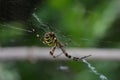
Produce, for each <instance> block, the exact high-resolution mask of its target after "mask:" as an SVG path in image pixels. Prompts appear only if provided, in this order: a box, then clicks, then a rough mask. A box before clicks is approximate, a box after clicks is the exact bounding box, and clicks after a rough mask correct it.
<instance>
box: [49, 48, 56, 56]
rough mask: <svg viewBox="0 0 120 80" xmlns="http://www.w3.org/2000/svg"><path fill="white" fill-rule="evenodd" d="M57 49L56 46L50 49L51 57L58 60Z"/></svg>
mask: <svg viewBox="0 0 120 80" xmlns="http://www.w3.org/2000/svg"><path fill="white" fill-rule="evenodd" d="M55 49H56V46H53V47H52V48H51V49H50V55H51V56H52V57H53V58H56V56H54V55H53V54H54V51H55Z"/></svg>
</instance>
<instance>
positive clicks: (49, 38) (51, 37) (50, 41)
mask: <svg viewBox="0 0 120 80" xmlns="http://www.w3.org/2000/svg"><path fill="white" fill-rule="evenodd" d="M33 32H35V30H34V29H33ZM36 36H37V37H38V38H40V36H39V34H36ZM40 39H41V40H42V42H43V43H44V44H47V45H48V46H51V50H50V54H51V55H52V56H53V58H56V57H57V56H60V55H61V54H64V55H65V56H66V57H67V58H70V59H73V60H75V61H79V60H82V59H84V58H87V57H89V56H91V55H88V56H83V57H81V58H78V57H73V56H71V55H69V54H68V53H67V52H66V50H65V49H64V47H63V45H62V44H61V43H60V42H59V41H58V39H57V37H56V35H55V34H54V32H47V33H45V35H44V36H43V37H42V38H40ZM56 47H58V48H60V49H61V51H62V53H61V54H60V55H57V56H54V55H53V54H54V51H55V49H56Z"/></svg>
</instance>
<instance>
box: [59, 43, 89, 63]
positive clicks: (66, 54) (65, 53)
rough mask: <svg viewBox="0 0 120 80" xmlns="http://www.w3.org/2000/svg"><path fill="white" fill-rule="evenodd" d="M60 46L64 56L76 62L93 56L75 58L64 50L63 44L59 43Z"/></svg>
mask: <svg viewBox="0 0 120 80" xmlns="http://www.w3.org/2000/svg"><path fill="white" fill-rule="evenodd" d="M58 46H59V48H60V49H61V50H62V52H63V53H64V55H65V56H66V57H67V58H70V59H73V60H75V61H80V60H82V59H85V58H87V57H90V56H91V55H88V56H83V57H81V58H78V57H73V56H71V55H69V54H68V53H67V52H66V50H65V49H64V48H63V45H62V44H61V43H59V42H58Z"/></svg>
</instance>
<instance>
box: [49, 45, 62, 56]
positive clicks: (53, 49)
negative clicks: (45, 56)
mask: <svg viewBox="0 0 120 80" xmlns="http://www.w3.org/2000/svg"><path fill="white" fill-rule="evenodd" d="M55 49H56V46H54V47H52V48H51V50H50V55H52V57H53V58H56V57H59V56H60V55H62V54H63V53H60V54H58V55H56V56H54V55H53V54H54V51H55Z"/></svg>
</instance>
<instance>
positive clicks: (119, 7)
mask: <svg viewBox="0 0 120 80" xmlns="http://www.w3.org/2000/svg"><path fill="white" fill-rule="evenodd" d="M11 3H13V4H14V5H15V4H16V3H14V2H11ZM24 5H25V4H24ZM26 5H27V2H26ZM33 5H35V4H33ZM31 6H32V5H31ZM35 8H36V10H33V12H32V13H36V14H37V15H38V17H39V18H40V19H41V20H42V22H43V23H44V24H45V25H48V26H47V27H45V26H43V25H41V24H39V23H38V22H37V21H36V20H35V19H34V18H33V16H32V13H31V15H29V17H28V18H27V19H25V20H9V21H1V23H0V45H1V46H10V47H11V46H33V45H37V46H43V45H42V43H41V42H39V40H38V39H37V38H35V35H34V34H33V33H30V32H29V30H31V28H35V29H36V30H37V32H39V34H40V35H41V36H42V35H43V34H44V33H45V32H46V31H47V30H48V29H49V30H51V31H54V32H55V33H56V34H57V36H58V37H59V39H60V40H61V41H62V42H63V44H66V43H67V45H68V47H85V48H91V47H99V48H103V47H104V48H119V47H120V37H119V34H120V27H119V26H120V23H119V22H120V0H45V1H42V2H41V3H37V4H36V5H35ZM25 9H26V8H25ZM30 9H31V10H32V8H30ZM11 12H12V11H11ZM1 13H2V12H1ZM15 14H17V12H16V13H15ZM8 15H9V13H8ZM14 18H15V19H16V17H15V16H14ZM90 63H91V64H93V65H94V66H95V67H96V69H97V70H98V71H99V72H101V73H103V74H105V75H106V76H107V77H108V79H109V80H118V79H119V78H120V77H119V76H120V72H119V70H120V65H119V62H116V61H96V60H95V61H90ZM2 64H3V65H4V64H5V63H1V65H2ZM62 65H63V66H64V65H65V66H68V67H69V70H68V71H62V70H59V69H58V68H59V67H60V66H62ZM14 67H16V68H17V69H18V72H19V73H18V74H19V75H20V77H21V80H48V79H49V80H99V77H98V76H95V75H94V74H93V73H92V72H91V71H90V70H89V69H88V68H87V66H86V65H85V64H84V63H82V62H75V61H39V62H37V63H36V64H31V63H29V62H27V61H24V62H14ZM0 69H2V70H5V69H3V68H0ZM8 71H9V70H8ZM2 72H4V71H2ZM2 72H0V75H1V74H2ZM10 72H11V73H13V72H12V71H10ZM8 73H9V72H8ZM12 76H13V75H12ZM17 76H18V75H17ZM0 80H8V79H0ZM11 80H14V79H11ZM16 80H17V79H16Z"/></svg>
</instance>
